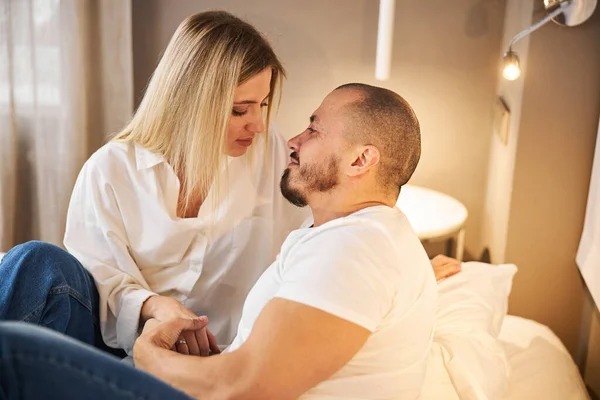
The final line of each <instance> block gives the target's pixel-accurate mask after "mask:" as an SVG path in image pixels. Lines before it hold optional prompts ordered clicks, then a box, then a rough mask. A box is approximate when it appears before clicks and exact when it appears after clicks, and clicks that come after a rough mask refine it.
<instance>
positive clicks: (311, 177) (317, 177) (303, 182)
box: [279, 156, 340, 207]
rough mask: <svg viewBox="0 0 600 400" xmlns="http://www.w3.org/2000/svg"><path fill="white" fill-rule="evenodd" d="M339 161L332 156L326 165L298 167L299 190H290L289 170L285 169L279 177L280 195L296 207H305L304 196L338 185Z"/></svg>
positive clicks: (328, 189)
mask: <svg viewBox="0 0 600 400" xmlns="http://www.w3.org/2000/svg"><path fill="white" fill-rule="evenodd" d="M339 164H340V162H339V159H338V158H336V157H335V156H332V157H331V158H330V159H329V163H327V164H312V165H302V166H301V167H298V168H299V169H298V177H297V179H296V181H299V182H298V183H297V184H298V185H300V186H301V188H292V187H291V186H290V179H291V178H290V174H291V171H292V170H291V168H286V170H285V171H284V172H283V176H282V177H281V182H280V183H279V187H280V189H281V194H282V195H283V197H285V198H286V199H287V201H289V202H290V203H292V204H293V205H295V206H297V207H305V206H306V205H307V204H308V203H307V200H306V195H308V194H310V193H313V192H320V193H324V192H328V191H330V190H331V189H333V188H335V187H336V186H337V185H338V183H339V179H338V167H339Z"/></svg>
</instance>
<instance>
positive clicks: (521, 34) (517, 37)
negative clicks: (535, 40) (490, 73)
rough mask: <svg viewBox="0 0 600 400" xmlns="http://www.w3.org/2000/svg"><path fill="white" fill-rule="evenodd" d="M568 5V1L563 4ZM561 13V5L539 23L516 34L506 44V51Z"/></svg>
mask: <svg viewBox="0 0 600 400" xmlns="http://www.w3.org/2000/svg"><path fill="white" fill-rule="evenodd" d="M568 3H570V1H568V2H565V3H563V4H568ZM562 12H563V5H562V4H561V5H560V6H559V7H558V8H557V9H556V10H554V11H552V12H551V13H550V14H548V15H546V17H545V18H544V19H542V20H541V21H539V22H537V23H535V24H533V25H531V26H530V27H529V28H527V29H524V30H522V31H521V32H519V33H517V34H516V35H515V37H513V38H512V40H511V41H510V43H509V44H508V51H511V50H512V47H513V46H514V44H515V43H517V42H518V41H519V40H521V39H523V38H524V37H525V36H527V35H529V34H530V33H532V32H534V31H537V30H538V29H540V28H541V27H542V26H544V25H545V24H547V23H548V22H550V20H552V19H553V18H555V17H556V16H558V15H560V14H562Z"/></svg>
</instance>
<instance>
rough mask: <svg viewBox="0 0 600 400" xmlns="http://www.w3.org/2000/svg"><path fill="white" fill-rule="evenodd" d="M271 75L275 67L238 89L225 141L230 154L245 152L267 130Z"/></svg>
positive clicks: (266, 69)
mask: <svg viewBox="0 0 600 400" xmlns="http://www.w3.org/2000/svg"><path fill="white" fill-rule="evenodd" d="M271 74H272V72H271V68H265V69H264V70H263V71H262V72H259V73H258V74H256V75H254V76H253V77H252V78H250V79H248V80H247V81H246V82H244V83H242V84H241V85H239V86H238V87H237V88H236V89H235V94H234V99H233V107H232V110H231V118H229V127H228V128H227V142H226V143H225V153H226V154H227V155H228V156H232V157H239V156H241V155H243V154H245V153H246V151H247V150H248V148H249V147H250V146H251V145H252V143H253V142H254V138H255V137H256V135H258V134H259V133H261V132H263V131H264V130H265V123H264V119H263V108H265V107H266V106H267V101H268V98H267V97H268V96H269V91H270V84H271Z"/></svg>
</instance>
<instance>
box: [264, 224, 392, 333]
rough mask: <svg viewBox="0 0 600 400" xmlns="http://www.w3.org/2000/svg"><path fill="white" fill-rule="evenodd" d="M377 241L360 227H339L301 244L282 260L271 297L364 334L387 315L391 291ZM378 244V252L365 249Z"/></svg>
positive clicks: (376, 238)
mask: <svg viewBox="0 0 600 400" xmlns="http://www.w3.org/2000/svg"><path fill="white" fill-rule="evenodd" d="M382 236H383V235H381V234H378V232H377V231H375V232H371V231H370V230H369V229H368V228H365V227H352V226H350V227H343V228H341V229H332V230H328V231H324V232H322V233H319V234H317V235H315V236H313V237H311V238H310V239H307V240H306V241H304V240H301V242H302V243H298V244H297V245H296V246H295V248H294V249H292V250H290V253H289V254H288V255H287V256H286V257H285V259H283V260H282V263H281V268H282V270H281V276H282V284H281V286H280V288H279V290H278V292H277V293H276V295H275V297H279V298H284V299H288V300H292V301H296V302H298V303H302V304H305V305H308V306H311V307H314V308H317V309H320V310H322V311H325V312H327V313H330V314H332V315H335V316H337V317H339V318H342V319H345V320H347V321H350V322H352V323H354V324H356V325H359V326H362V327H363V328H365V329H367V330H368V331H370V332H373V331H375V329H376V328H377V327H378V326H379V325H380V323H381V321H382V320H383V318H384V317H385V316H386V314H387V313H388V312H389V310H390V308H391V306H392V303H393V296H394V286H393V284H392V282H390V279H389V277H386V274H385V271H386V269H388V268H389V266H386V265H384V264H383V263H384V262H385V261H384V260H385V255H384V257H382V255H381V254H377V251H376V250H374V249H377V250H379V251H381V248H382V247H383V248H385V246H381V240H385V238H383V237H382ZM373 241H380V242H379V245H378V246H373V247H372V246H370V244H371V243H372V242H373Z"/></svg>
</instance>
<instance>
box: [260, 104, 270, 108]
mask: <svg viewBox="0 0 600 400" xmlns="http://www.w3.org/2000/svg"><path fill="white" fill-rule="evenodd" d="M268 106H269V104H268V103H262V104H261V105H260V107H261V108H264V107H268Z"/></svg>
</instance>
